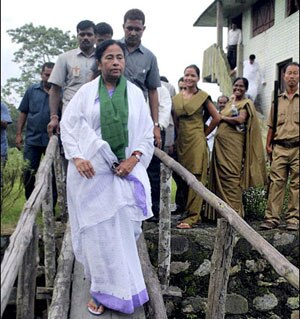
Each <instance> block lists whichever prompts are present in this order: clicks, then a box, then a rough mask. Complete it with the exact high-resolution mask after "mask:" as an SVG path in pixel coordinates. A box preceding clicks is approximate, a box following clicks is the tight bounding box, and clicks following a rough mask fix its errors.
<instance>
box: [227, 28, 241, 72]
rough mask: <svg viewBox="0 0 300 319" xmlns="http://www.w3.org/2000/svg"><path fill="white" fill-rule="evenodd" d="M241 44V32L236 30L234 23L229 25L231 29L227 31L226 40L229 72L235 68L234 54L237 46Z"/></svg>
mask: <svg viewBox="0 0 300 319" xmlns="http://www.w3.org/2000/svg"><path fill="white" fill-rule="evenodd" d="M241 43H242V31H241V29H238V28H237V25H236V24H235V23H232V24H231V29H230V30H229V31H228V38H227V59H228V63H229V65H230V70H233V69H234V68H235V67H236V52H237V45H238V44H241Z"/></svg>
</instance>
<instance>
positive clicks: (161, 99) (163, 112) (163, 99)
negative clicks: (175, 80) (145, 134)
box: [157, 86, 172, 129]
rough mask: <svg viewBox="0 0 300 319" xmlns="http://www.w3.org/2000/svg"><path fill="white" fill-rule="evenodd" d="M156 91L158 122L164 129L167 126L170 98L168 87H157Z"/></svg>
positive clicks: (170, 106)
mask: <svg viewBox="0 0 300 319" xmlns="http://www.w3.org/2000/svg"><path fill="white" fill-rule="evenodd" d="M157 93H158V103H159V108H158V123H159V124H160V125H161V126H162V127H163V128H164V129H166V128H167V127H168V126H169V120H170V115H171V108H172V100H171V96H170V93H169V91H168V89H167V88H166V87H165V86H160V87H158V88H157Z"/></svg>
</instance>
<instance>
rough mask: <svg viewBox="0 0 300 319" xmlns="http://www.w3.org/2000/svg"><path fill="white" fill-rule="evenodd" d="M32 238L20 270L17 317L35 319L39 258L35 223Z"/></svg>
mask: <svg viewBox="0 0 300 319" xmlns="http://www.w3.org/2000/svg"><path fill="white" fill-rule="evenodd" d="M32 232H33V234H32V239H31V242H30V244H29V246H28V247H27V249H26V252H25V254H24V258H23V263H22V266H21V267H20V270H19V275H18V287H17V298H16V305H17V316H16V318H17V319H24V318H26V319H34V318H35V316H34V306H35V288H36V274H37V266H38V258H39V253H38V250H39V247H38V242H39V238H38V229H37V226H36V225H33V229H32Z"/></svg>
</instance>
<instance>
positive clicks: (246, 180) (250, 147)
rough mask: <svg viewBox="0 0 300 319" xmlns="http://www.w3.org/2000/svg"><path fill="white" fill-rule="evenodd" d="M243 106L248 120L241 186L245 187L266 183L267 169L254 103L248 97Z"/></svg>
mask: <svg viewBox="0 0 300 319" xmlns="http://www.w3.org/2000/svg"><path fill="white" fill-rule="evenodd" d="M237 107H238V106H237ZM244 107H246V109H247V112H248V121H247V133H246V147H245V163H244V174H243V176H242V187H243V189H247V188H249V187H257V186H264V185H266V184H267V171H266V159H265V153H264V147H263V143H262V134H261V129H260V124H259V120H258V117H257V114H256V110H255V107H254V104H253V102H252V101H251V100H250V99H246V100H245V103H244Z"/></svg>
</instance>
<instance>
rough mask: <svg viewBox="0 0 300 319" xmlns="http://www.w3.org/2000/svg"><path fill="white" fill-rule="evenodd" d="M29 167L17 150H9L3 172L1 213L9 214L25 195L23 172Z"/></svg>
mask: <svg viewBox="0 0 300 319" xmlns="http://www.w3.org/2000/svg"><path fill="white" fill-rule="evenodd" d="M27 166H28V163H27V162H25V161H24V159H23V154H22V152H20V151H19V150H18V149H17V148H10V149H8V160H7V162H6V165H5V167H4V169H3V171H2V181H3V187H2V188H1V212H2V214H3V215H5V214H7V213H8V212H9V210H10V208H11V207H12V206H13V205H14V203H15V201H16V200H17V199H18V198H20V197H21V196H22V194H23V193H24V187H23V171H24V169H25V168H26V167H27Z"/></svg>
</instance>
